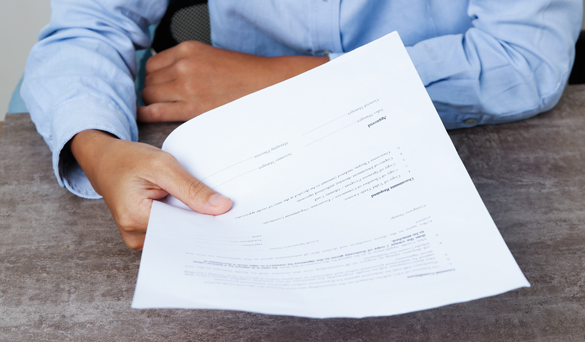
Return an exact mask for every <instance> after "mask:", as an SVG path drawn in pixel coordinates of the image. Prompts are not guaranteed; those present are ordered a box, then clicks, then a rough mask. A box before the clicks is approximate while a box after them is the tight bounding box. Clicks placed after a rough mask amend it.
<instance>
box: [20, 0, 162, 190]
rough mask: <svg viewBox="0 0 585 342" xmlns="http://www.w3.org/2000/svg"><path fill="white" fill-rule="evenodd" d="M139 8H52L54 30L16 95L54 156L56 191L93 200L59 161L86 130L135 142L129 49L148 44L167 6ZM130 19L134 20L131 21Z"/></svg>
mask: <svg viewBox="0 0 585 342" xmlns="http://www.w3.org/2000/svg"><path fill="white" fill-rule="evenodd" d="M139 4H140V1H137V0H113V1H108V2H107V3H99V2H96V1H89V0H75V1H73V0H55V1H53V3H52V17H51V22H50V24H49V25H48V26H47V27H46V28H44V29H43V31H42V32H41V34H40V36H39V37H40V39H41V40H40V41H39V43H37V44H36V45H35V47H34V48H33V49H32V51H31V53H30V56H29V59H28V61H27V66H26V71H25V78H24V83H23V86H22V91H21V94H22V96H23V98H24V100H25V102H26V105H27V108H28V109H29V111H30V114H31V118H32V120H33V121H34V122H35V124H36V126H37V130H38V131H39V133H40V134H41V135H42V136H43V137H44V139H45V141H46V142H47V144H48V145H49V148H50V149H51V150H52V152H53V167H54V170H55V174H56V176H57V179H58V181H59V183H60V184H61V186H65V187H66V188H68V189H69V190H70V191H72V192H73V193H75V194H77V195H79V196H82V197H87V198H95V197H97V194H95V192H93V189H91V187H88V186H86V185H89V184H88V183H87V181H86V180H85V181H84V180H83V179H79V181H77V180H73V181H72V182H73V183H76V184H73V183H71V182H70V179H68V177H69V174H80V173H79V172H77V171H75V170H73V171H71V172H69V171H70V170H69V168H70V167H73V168H76V167H77V164H76V163H75V161H65V160H63V159H62V157H64V156H69V155H70V154H69V153H68V151H67V150H64V149H65V147H66V146H67V143H68V142H69V141H70V139H71V138H72V137H73V136H74V135H75V134H77V133H79V132H81V131H84V130H87V129H99V130H102V131H107V132H109V133H111V134H113V135H115V136H117V137H119V138H121V139H126V140H136V139H137V138H138V130H137V126H136V122H135V101H136V96H135V91H134V81H133V75H134V74H135V61H134V59H135V57H134V49H135V46H147V45H148V44H149V42H150V37H149V36H148V32H147V26H145V24H146V23H148V22H154V21H155V20H156V18H157V16H159V13H158V12H160V15H162V13H164V9H165V6H166V2H165V1H161V5H160V6H158V5H153V6H150V7H149V8H148V10H146V9H144V8H141V7H140V6H138V5H139ZM134 6H136V7H137V8H136V9H133V11H129V8H130V7H134ZM157 6H158V7H160V8H157ZM127 13H134V14H136V15H137V16H136V17H133V18H128V17H127V16H126V15H125V14H127ZM140 16H142V17H140ZM104 22H106V23H109V25H107V26H105V25H103V23H104Z"/></svg>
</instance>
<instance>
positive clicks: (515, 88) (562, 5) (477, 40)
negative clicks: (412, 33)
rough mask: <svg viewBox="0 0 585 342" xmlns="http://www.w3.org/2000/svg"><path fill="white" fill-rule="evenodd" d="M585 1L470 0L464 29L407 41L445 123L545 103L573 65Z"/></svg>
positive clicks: (496, 118) (511, 116)
mask: <svg viewBox="0 0 585 342" xmlns="http://www.w3.org/2000/svg"><path fill="white" fill-rule="evenodd" d="M582 5H583V4H582V2H581V1H579V0H568V1H562V0H561V1H556V2H555V5H554V6H553V5H550V2H549V1H532V0H531V1H520V2H514V3H510V2H507V1H491V2H481V1H474V0H472V1H470V5H469V9H468V15H469V16H470V17H472V18H476V19H475V20H474V21H473V27H472V28H470V29H469V30H468V31H467V32H466V33H465V34H463V35H446V36H440V37H436V38H432V39H428V40H424V41H422V42H420V43H418V44H416V45H415V46H412V47H407V49H408V52H409V54H410V56H411V58H412V60H413V63H414V65H415V67H416V68H417V71H418V72H419V74H420V76H421V79H422V81H423V83H424V84H425V86H426V87H427V91H428V92H429V95H430V96H431V99H432V100H433V102H434V103H435V105H436V107H437V109H438V110H439V113H440V114H441V116H442V118H443V120H444V122H445V124H446V126H447V127H448V128H458V127H466V126H468V125H467V124H466V122H467V123H471V125H473V123H475V124H487V123H498V122H506V121H513V120H519V119H522V118H526V117H529V116H532V115H535V114H537V113H539V112H542V111H545V110H548V109H550V108H551V107H552V106H553V105H554V104H555V103H556V101H557V100H558V98H559V97H560V95H561V93H562V90H563V88H564V85H565V82H566V80H567V78H568V76H569V73H570V70H571V66H572V59H573V57H574V44H575V40H576V38H577V35H578V32H579V29H580V21H581V13H582ZM468 119H472V120H469V121H468Z"/></svg>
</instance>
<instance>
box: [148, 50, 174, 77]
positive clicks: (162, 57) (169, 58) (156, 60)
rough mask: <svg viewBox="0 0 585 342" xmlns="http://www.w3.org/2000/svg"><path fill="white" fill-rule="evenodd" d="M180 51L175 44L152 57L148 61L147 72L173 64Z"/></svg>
mask: <svg viewBox="0 0 585 342" xmlns="http://www.w3.org/2000/svg"><path fill="white" fill-rule="evenodd" d="M178 51H179V50H178V49H177V46H174V47H172V48H170V49H166V50H163V51H161V52H159V53H157V54H156V55H154V56H152V57H150V58H149V59H148V60H147V61H146V66H145V67H146V72H147V73H149V72H154V71H156V70H159V69H162V68H165V67H168V66H171V65H172V64H173V63H175V60H176V58H177V53H178Z"/></svg>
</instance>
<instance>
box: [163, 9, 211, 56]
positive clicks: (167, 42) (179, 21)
mask: <svg viewBox="0 0 585 342" xmlns="http://www.w3.org/2000/svg"><path fill="white" fill-rule="evenodd" d="M187 40H198V41H200V42H204V43H207V44H211V30H210V27H209V9H208V7H207V0H177V1H171V3H170V4H169V7H168V9H167V12H166V14H165V15H164V17H163V18H162V20H161V22H160V24H159V25H158V27H157V29H156V33H155V35H154V40H153V42H152V48H153V49H154V51H156V52H160V51H162V50H166V49H168V48H171V47H173V46H175V45H177V44H179V43H182V42H184V41H187Z"/></svg>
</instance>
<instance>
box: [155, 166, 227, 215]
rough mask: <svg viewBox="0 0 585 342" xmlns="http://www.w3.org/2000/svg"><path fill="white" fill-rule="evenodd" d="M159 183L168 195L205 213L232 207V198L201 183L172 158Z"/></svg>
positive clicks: (213, 213) (215, 212)
mask: <svg viewBox="0 0 585 342" xmlns="http://www.w3.org/2000/svg"><path fill="white" fill-rule="evenodd" d="M172 158H173V159H174V157H172ZM163 174H164V175H163V179H160V181H161V182H160V183H161V184H159V185H160V186H161V187H162V188H163V189H164V190H165V191H167V192H168V193H169V194H170V195H172V196H174V197H176V198H177V199H178V200H180V201H181V202H183V203H185V205H187V206H188V207H189V208H191V209H193V210H194V211H196V212H198V213H201V214H207V215H221V214H223V213H225V212H227V211H228V210H230V209H231V207H232V200H231V199H229V198H227V197H225V196H223V195H222V194H220V193H218V192H217V191H215V190H213V189H211V188H210V187H208V186H207V185H205V184H203V183H202V182H201V181H200V180H198V179H197V178H195V177H193V176H192V175H191V174H190V173H189V172H187V170H185V169H184V168H183V167H182V166H181V164H179V162H178V161H177V160H176V159H174V163H172V165H171V167H170V170H167V172H163Z"/></svg>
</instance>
